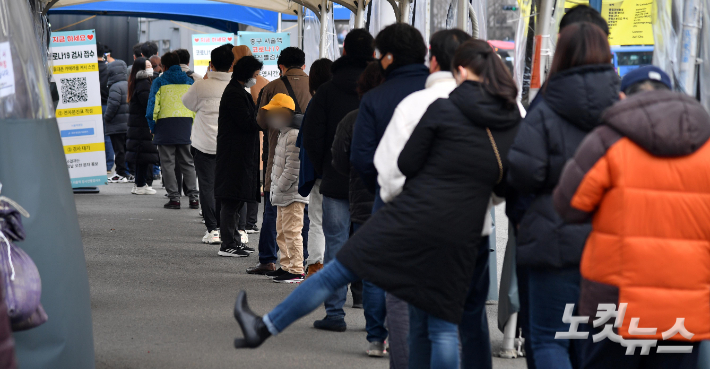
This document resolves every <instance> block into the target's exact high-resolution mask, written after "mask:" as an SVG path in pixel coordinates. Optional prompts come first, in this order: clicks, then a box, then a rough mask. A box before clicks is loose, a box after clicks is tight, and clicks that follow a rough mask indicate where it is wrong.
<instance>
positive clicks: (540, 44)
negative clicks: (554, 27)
mask: <svg viewBox="0 0 710 369" xmlns="http://www.w3.org/2000/svg"><path fill="white" fill-rule="evenodd" d="M554 2H555V0H542V2H541V4H540V13H539V15H538V18H537V24H536V25H535V41H536V42H537V45H535V48H536V50H535V52H538V51H537V50H539V53H540V63H539V64H538V65H535V64H533V68H537V73H538V74H539V76H540V86H542V84H543V83H545V78H546V77H547V70H548V69H549V63H550V55H552V50H551V49H550V23H551V22H552V8H553V5H554ZM538 89H539V88H538V87H537V86H536V88H532V87H531V88H530V97H529V98H530V100H531V101H532V99H533V98H534V97H535V95H536V94H537V91H538Z"/></svg>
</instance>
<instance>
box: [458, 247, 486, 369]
mask: <svg viewBox="0 0 710 369" xmlns="http://www.w3.org/2000/svg"><path fill="white" fill-rule="evenodd" d="M488 239H489V237H483V238H481V241H480V244H479V248H478V257H477V258H476V267H475V268H474V271H473V277H472V278H471V285H470V286H469V289H468V296H467V297H466V305H464V311H463V317H462V319H461V324H459V335H460V336H461V368H463V369H491V368H492V367H493V362H492V360H491V336H490V333H489V331H488V317H487V316H486V298H487V297H488V288H489V284H490V283H489V280H490V273H489V269H490V268H489V264H488V259H489V257H490V255H491V253H490V251H489V245H488Z"/></svg>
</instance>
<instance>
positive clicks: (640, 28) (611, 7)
mask: <svg viewBox="0 0 710 369" xmlns="http://www.w3.org/2000/svg"><path fill="white" fill-rule="evenodd" d="M579 4H584V5H589V1H586V0H567V1H565V9H570V8H573V7H574V6H575V5H579ZM652 12H653V0H613V1H603V2H602V17H604V19H606V21H607V23H608V24H609V33H610V34H609V45H612V46H617V45H618V46H628V45H653V44H654V42H653V27H652V25H651V14H652Z"/></svg>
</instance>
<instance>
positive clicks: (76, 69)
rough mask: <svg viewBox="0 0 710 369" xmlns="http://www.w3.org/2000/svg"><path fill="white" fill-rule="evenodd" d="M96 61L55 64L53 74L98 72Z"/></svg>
mask: <svg viewBox="0 0 710 369" xmlns="http://www.w3.org/2000/svg"><path fill="white" fill-rule="evenodd" d="M98 70H99V64H98V63H87V64H70V65H55V66H54V74H64V73H83V72H98Z"/></svg>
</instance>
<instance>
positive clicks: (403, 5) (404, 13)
mask: <svg viewBox="0 0 710 369" xmlns="http://www.w3.org/2000/svg"><path fill="white" fill-rule="evenodd" d="M409 1H410V0H399V17H400V19H399V21H400V22H402V23H407V24H409Z"/></svg>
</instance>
